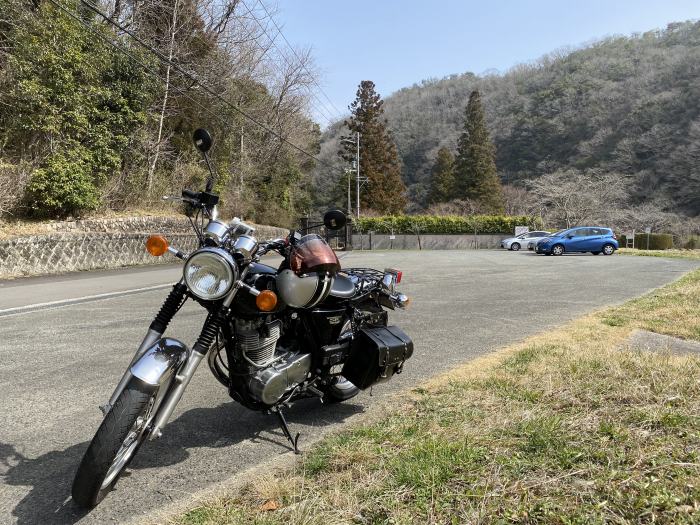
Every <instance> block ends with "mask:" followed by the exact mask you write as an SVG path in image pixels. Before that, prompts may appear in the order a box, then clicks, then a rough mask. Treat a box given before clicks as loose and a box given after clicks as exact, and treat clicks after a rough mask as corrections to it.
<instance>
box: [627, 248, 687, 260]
mask: <svg viewBox="0 0 700 525" xmlns="http://www.w3.org/2000/svg"><path fill="white" fill-rule="evenodd" d="M617 253H619V254H621V255H641V256H643V257H671V258H673V259H696V260H700V250H676V249H673V250H638V249H636V248H620V249H619V250H617Z"/></svg>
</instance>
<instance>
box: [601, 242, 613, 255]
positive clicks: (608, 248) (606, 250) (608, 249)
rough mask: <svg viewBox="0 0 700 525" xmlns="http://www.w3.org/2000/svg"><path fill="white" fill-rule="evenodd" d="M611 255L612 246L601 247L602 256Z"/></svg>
mask: <svg viewBox="0 0 700 525" xmlns="http://www.w3.org/2000/svg"><path fill="white" fill-rule="evenodd" d="M613 253H615V247H614V246H613V245H612V244H606V245H605V246H603V255H612V254H613Z"/></svg>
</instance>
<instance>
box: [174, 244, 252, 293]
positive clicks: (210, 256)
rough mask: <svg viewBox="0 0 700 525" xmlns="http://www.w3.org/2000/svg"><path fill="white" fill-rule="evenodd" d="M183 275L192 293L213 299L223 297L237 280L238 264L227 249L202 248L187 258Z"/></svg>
mask: <svg viewBox="0 0 700 525" xmlns="http://www.w3.org/2000/svg"><path fill="white" fill-rule="evenodd" d="M183 276H184V278H185V284H186V285H187V288H189V290H190V292H192V294H194V295H196V296H197V297H199V298H200V299H203V300H205V301H215V300H217V299H221V298H222V297H224V296H225V295H226V294H227V293H228V292H229V291H230V290H231V288H232V287H233V284H234V283H235V282H236V281H237V280H238V266H236V262H235V261H234V260H233V257H231V255H230V254H229V253H228V252H227V251H225V250H222V249H221V248H202V249H201V250H197V251H196V252H194V253H193V254H192V255H190V257H189V258H188V259H187V261H186V262H185V267H184V269H183Z"/></svg>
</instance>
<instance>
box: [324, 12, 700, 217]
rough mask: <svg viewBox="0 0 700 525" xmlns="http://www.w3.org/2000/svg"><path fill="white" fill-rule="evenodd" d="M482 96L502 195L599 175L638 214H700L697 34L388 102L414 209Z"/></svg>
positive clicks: (618, 44)
mask: <svg viewBox="0 0 700 525" xmlns="http://www.w3.org/2000/svg"><path fill="white" fill-rule="evenodd" d="M379 89H381V86H379ZM474 89H477V90H479V91H480V93H481V96H482V99H483V103H484V106H485V109H486V120H487V124H488V127H489V130H490V133H491V136H492V137H493V140H494V142H495V145H496V149H497V153H496V158H497V167H498V172H499V174H500V177H501V179H502V181H503V182H504V183H506V184H510V185H516V186H519V185H520V186H527V184H526V181H529V180H533V179H537V178H538V177H540V176H542V175H544V174H549V173H553V172H557V171H559V172H561V171H565V170H570V169H573V170H579V171H586V170H591V169H594V170H599V171H600V172H605V173H616V174H619V175H620V177H622V178H624V180H623V181H622V184H621V187H622V191H624V192H626V193H627V194H628V196H629V199H630V201H631V202H632V203H637V204H638V203H641V202H650V201H651V202H653V203H654V204H656V205H658V206H659V207H660V208H663V209H665V210H667V211H673V212H682V213H685V214H689V215H698V214H700V23H697V22H696V23H690V22H687V23H678V24H673V25H670V26H669V27H668V28H666V29H665V30H660V31H651V32H647V33H644V34H639V35H633V36H628V37H614V38H607V39H605V40H602V41H599V42H596V43H595V44H592V45H589V46H587V47H585V48H581V49H576V50H574V51H561V52H555V53H552V54H551V55H548V56H546V57H544V58H541V59H540V60H538V61H537V62H534V63H531V64H524V65H519V66H517V67H514V68H513V69H512V70H511V71H509V72H507V73H505V74H503V75H485V76H476V75H474V74H472V73H465V74H461V75H454V76H450V77H447V78H443V79H440V80H426V81H423V82H421V83H420V84H416V85H414V86H412V87H409V88H405V89H402V90H400V91H398V92H396V93H394V94H393V95H391V96H389V97H387V98H386V103H385V106H384V109H385V115H386V117H387V119H388V123H389V128H390V130H391V132H392V134H393V137H394V140H395V141H396V144H397V146H398V150H399V154H400V156H401V158H402V161H403V171H402V176H403V179H404V181H405V182H406V184H407V185H408V187H409V196H410V198H411V200H412V202H413V203H414V209H415V208H417V207H420V206H423V205H425V204H426V200H427V197H428V194H429V189H430V188H429V187H430V172H431V167H432V166H433V164H434V162H435V160H436V157H437V152H438V150H439V149H440V147H443V146H445V147H447V148H449V149H450V150H451V151H455V149H456V145H457V140H458V138H459V134H460V132H461V130H462V126H463V122H464V108H465V106H466V103H467V100H468V98H469V94H470V92H471V91H472V90H474ZM341 130H342V126H341V125H340V124H338V125H337V126H336V127H334V128H332V129H330V130H328V131H327V132H326V134H325V137H324V142H323V145H322V155H323V156H324V157H325V158H326V159H329V160H330V159H333V160H335V159H334V156H335V153H336V151H337V138H336V137H337V135H338V134H339V133H340V132H341ZM336 162H337V160H336ZM324 172H325V173H326V174H327V170H324Z"/></svg>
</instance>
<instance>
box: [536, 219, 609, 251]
mask: <svg viewBox="0 0 700 525" xmlns="http://www.w3.org/2000/svg"><path fill="white" fill-rule="evenodd" d="M619 247H620V245H619V244H618V242H617V238H616V237H615V234H614V233H613V231H612V230H611V229H610V228H599V227H588V226H584V227H580V228H569V229H568V230H561V231H558V232H556V233H553V234H552V235H550V236H549V237H545V238H544V239H542V240H540V241H538V242H537V246H536V247H535V251H536V252H537V253H544V254H546V255H561V254H563V253H567V252H568V253H571V252H591V253H592V254H593V255H598V254H599V253H603V254H605V255H612V254H613V253H615V250H617V249H618V248H619Z"/></svg>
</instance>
